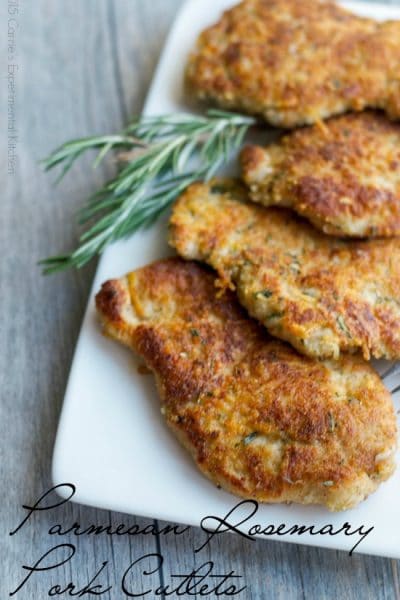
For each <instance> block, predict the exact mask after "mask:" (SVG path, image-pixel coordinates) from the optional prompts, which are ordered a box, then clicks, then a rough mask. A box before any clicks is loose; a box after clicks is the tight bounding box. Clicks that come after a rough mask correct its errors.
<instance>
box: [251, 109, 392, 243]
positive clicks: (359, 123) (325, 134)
mask: <svg viewBox="0 0 400 600" xmlns="http://www.w3.org/2000/svg"><path fill="white" fill-rule="evenodd" d="M241 161H242V169H243V179H244V181H245V183H246V184H247V185H248V186H249V188H250V197H251V199H252V200H254V201H255V202H259V203H261V204H263V205H264V206H273V205H275V206H288V207H291V208H293V209H294V210H295V211H296V212H297V213H299V214H300V215H302V216H304V217H306V218H307V219H309V220H310V221H311V222H312V223H313V224H314V225H315V227H317V228H318V229H321V230H322V231H324V232H325V233H328V234H332V235H338V236H349V237H390V236H394V235H400V123H394V122H392V121H389V120H388V119H387V118H386V117H384V116H383V115H382V114H379V113H373V112H363V113H360V114H349V115H344V116H341V117H335V118H333V119H330V120H329V121H326V122H325V123H324V125H323V127H321V126H318V125H312V126H311V127H305V128H303V129H298V130H297V131H294V132H293V133H289V134H287V135H285V136H284V137H283V138H282V139H281V140H280V141H279V142H278V143H276V144H271V145H269V146H267V147H266V148H261V147H260V146H247V147H245V148H244V149H243V151H242V154H241Z"/></svg>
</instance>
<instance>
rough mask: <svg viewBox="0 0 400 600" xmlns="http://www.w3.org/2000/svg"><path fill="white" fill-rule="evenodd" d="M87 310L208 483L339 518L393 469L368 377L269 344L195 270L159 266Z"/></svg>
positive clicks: (390, 432) (177, 264)
mask: <svg viewBox="0 0 400 600" xmlns="http://www.w3.org/2000/svg"><path fill="white" fill-rule="evenodd" d="M116 299H118V301H116ZM96 304H97V310H98V312H99V315H100V317H101V319H102V321H103V324H104V329H105V331H106V333H108V334H109V335H111V336H113V337H115V338H117V339H118V340H120V341H123V342H124V343H125V344H127V345H128V346H130V347H131V348H132V349H134V350H135V351H136V352H138V353H139V354H140V355H141V356H142V357H143V358H144V360H145V361H146V364H147V365H148V366H149V368H150V369H151V370H152V371H153V372H154V374H155V376H156V378H157V382H158V388H159V391H160V396H161V402H162V411H163V413H164V415H165V418H166V420H167V423H168V425H169V426H170V427H171V428H172V429H173V430H174V432H175V433H176V435H177V437H178V438H179V439H180V440H181V442H182V443H183V444H184V445H185V446H186V447H187V448H188V449H189V450H190V452H191V453H192V455H193V457H194V459H195V461H196V463H197V464H198V466H199V468H200V469H201V470H202V471H203V473H205V474H206V475H207V476H208V477H210V479H212V480H213V481H214V482H215V483H216V484H218V485H221V486H223V487H224V488H226V489H227V490H229V491H231V492H233V493H235V494H238V495H240V496H244V497H250V498H255V499H257V500H260V501H263V502H264V501H265V502H283V501H294V502H302V503H306V504H308V503H319V504H325V505H327V506H328V507H329V508H330V509H332V510H341V509H345V508H349V507H350V506H353V505H355V504H357V503H358V502H359V501H360V500H362V499H363V498H364V497H365V496H367V495H368V494H369V493H371V492H372V491H374V490H375V489H376V488H377V486H378V485H379V482H380V481H383V480H384V479H386V478H387V477H389V476H390V475H391V473H392V472H393V470H394V459H393V450H394V448H395V446H396V421H395V416H394V411H393V407H392V403H391V399H390V395H389V393H388V392H387V390H386V389H385V387H384V386H383V384H382V382H381V381H380V379H379V377H378V376H377V374H376V373H375V372H374V371H373V369H372V368H371V367H369V365H368V364H366V363H365V362H364V361H363V360H362V359H360V358H358V357H350V356H348V357H343V358H341V359H340V360H339V361H337V362H330V361H326V362H320V361H317V360H314V359H308V358H304V357H302V356H300V355H299V354H297V353H296V352H295V351H294V350H293V349H292V348H291V347H290V346H287V345H286V344H284V343H282V342H280V341H278V340H274V339H272V338H270V337H269V336H268V334H267V332H266V331H265V329H264V328H262V327H260V326H259V325H257V323H256V322H255V321H253V320H251V319H250V318H249V317H248V316H247V315H246V314H245V313H244V311H243V309H242V308H241V307H240V306H239V304H238V303H237V301H236V299H235V297H234V294H233V293H232V292H229V291H226V292H225V294H223V295H222V296H220V297H217V295H216V290H215V286H214V276H213V274H212V273H211V272H210V271H208V270H206V269H205V268H203V267H201V266H199V265H197V264H195V263H191V262H183V261H182V260H180V259H168V260H165V261H160V262H157V263H154V264H152V265H149V266H147V267H144V268H143V269H139V270H138V271H136V272H134V273H130V274H129V275H127V276H126V277H124V278H122V279H120V280H113V281H111V282H108V283H106V284H105V285H103V287H102V290H101V291H100V292H99V294H98V295H97V297H96Z"/></svg>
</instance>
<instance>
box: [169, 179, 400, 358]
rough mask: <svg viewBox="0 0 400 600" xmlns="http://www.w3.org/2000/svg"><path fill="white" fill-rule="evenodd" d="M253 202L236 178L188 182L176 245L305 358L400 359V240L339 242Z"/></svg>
mask: <svg viewBox="0 0 400 600" xmlns="http://www.w3.org/2000/svg"><path fill="white" fill-rule="evenodd" d="M224 186H225V192H224V191H223V190H224ZM246 199H247V195H246V190H245V189H244V187H241V186H240V185H239V184H238V183H235V182H224V183H221V182H219V183H217V184H216V183H215V182H212V183H211V184H209V185H206V184H200V183H199V184H194V185H192V186H190V187H189V188H188V189H187V190H186V192H185V193H184V194H183V195H182V196H181V197H180V198H179V199H178V201H177V203H176V204H175V206H174V209H173V214H172V217H171V231H170V242H171V244H172V245H173V246H174V247H175V248H176V249H177V251H178V253H179V254H180V255H181V256H183V257H184V258H186V259H195V260H202V261H204V262H207V263H208V264H209V265H210V266H212V267H213V268H214V269H216V270H217V271H218V274H219V277H220V280H221V282H222V285H226V286H229V287H232V288H236V289H237V293H238V296H239V300H240V301H241V303H242V304H243V306H245V307H246V309H247V310H248V311H249V312H250V314H251V315H252V316H253V317H256V318H257V319H259V320H260V321H261V322H262V323H263V324H264V325H265V326H266V327H267V329H268V330H269V331H270V332H271V333H272V334H273V335H275V336H276V337H279V338H281V339H284V340H286V341H288V342H290V343H291V344H292V345H293V346H294V347H295V348H297V350H299V352H301V353H303V354H306V355H309V356H316V357H337V356H339V354H340V352H342V351H350V352H355V351H357V350H359V349H360V350H362V352H363V354H364V357H365V358H369V357H370V356H371V355H372V356H374V357H376V358H391V359H396V358H397V359H398V358H400V239H399V238H393V239H388V240H370V241H345V240H339V239H337V238H333V237H328V236H325V235H323V234H321V233H320V232H318V231H317V230H316V229H314V228H313V227H312V226H311V225H309V224H308V223H307V222H305V221H303V220H302V219H300V218H299V217H297V216H296V215H295V213H292V212H291V211H289V210H287V209H284V208H268V209H267V208H264V207H260V206H257V205H255V204H252V203H248V202H247V201H246Z"/></svg>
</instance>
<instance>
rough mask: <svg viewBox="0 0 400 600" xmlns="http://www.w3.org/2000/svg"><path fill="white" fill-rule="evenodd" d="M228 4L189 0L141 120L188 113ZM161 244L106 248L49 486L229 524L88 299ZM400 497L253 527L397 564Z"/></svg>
mask: <svg viewBox="0 0 400 600" xmlns="http://www.w3.org/2000/svg"><path fill="white" fill-rule="evenodd" d="M232 4H234V1H233V0H188V2H187V3H186V4H185V5H184V7H183V9H182V10H181V12H180V14H179V16H178V18H177V20H176V22H175V25H174V27H173V29H172V31H171V33H170V36H169V39H168V42H167V44H166V47H165V49H164V52H163V55H162V58H161V60H160V63H159V66H158V69H157V72H156V74H155V77H154V81H153V85H152V87H151V90H150V93H149V95H148V99H147V102H146V107H145V111H144V112H145V114H147V115H150V114H161V113H168V112H177V111H185V110H186V111H188V104H187V101H186V103H185V99H184V97H183V92H182V75H183V71H184V66H185V63H186V59H187V56H188V53H189V51H190V49H191V48H192V47H193V44H194V42H195V39H196V36H197V35H198V33H199V32H200V30H202V29H203V28H204V27H205V26H207V25H209V24H211V23H212V22H214V21H216V20H217V19H218V18H219V16H220V15H221V13H222V11H223V10H224V9H226V8H227V7H229V6H231V5H232ZM345 5H346V6H348V7H349V8H351V9H352V10H354V12H357V13H360V14H362V15H367V16H372V17H375V18H378V19H388V18H392V19H393V18H396V19H400V6H398V7H395V6H387V5H386V6H385V5H382V4H380V5H378V4H370V3H361V2H348V3H346V4H345ZM132 18H134V16H132ZM165 238H166V222H165V219H164V221H163V222H159V223H157V224H156V225H155V226H153V227H152V228H151V229H150V230H148V231H144V232H139V233H138V234H136V235H135V236H133V237H132V239H130V240H128V241H124V242H118V243H116V244H114V245H113V246H112V247H110V248H108V249H107V251H106V252H105V253H104V255H103V257H102V259H101V261H100V263H99V267H98V270H97V274H96V277H95V279H94V283H93V289H92V293H91V295H90V299H89V304H88V308H87V311H86V314H85V318H84V321H83V325H82V329H81V332H80V336H79V340H78V344H77V347H76V352H75V357H74V360H73V364H72V368H71V373H70V377H69V383H68V387H67V390H66V394H65V400H64V406H63V410H62V414H61V419H60V424H59V428H58V433H57V440H56V445H55V449H54V457H53V481H54V484H55V485H57V484H60V483H64V482H71V483H73V484H75V485H76V488H77V491H76V494H75V497H74V501H76V502H80V503H82V504H88V505H92V506H98V507H101V508H106V509H111V510H117V511H121V512H126V513H130V514H135V515H142V516H146V517H154V518H157V519H162V520H166V521H173V522H179V523H186V524H190V525H197V526H198V525H199V524H200V521H201V519H202V518H203V517H205V516H207V515H218V516H220V517H223V516H225V515H226V514H227V513H228V511H229V510H230V509H231V508H233V507H234V506H235V505H236V504H237V502H238V501H239V500H238V499H237V498H236V497H234V496H232V495H230V494H228V493H225V492H224V491H222V490H218V489H217V488H216V487H215V486H214V485H213V484H212V483H211V482H209V481H208V480H207V479H206V478H205V477H203V476H202V475H201V474H200V473H199V472H198V470H197V467H196V466H195V464H194V462H193V461H192V459H191V458H190V456H189V455H188V453H187V452H186V451H185V450H184V449H183V448H181V446H180V445H179V444H178V442H177V441H176V440H175V438H174V437H173V436H172V434H171V433H170V431H169V430H168V429H167V427H166V425H165V423H164V422H163V418H162V416H161V414H160V410H159V401H158V398H157V393H156V390H155V385H154V382H153V380H152V377H151V376H148V377H144V376H143V375H139V373H138V372H137V368H136V364H135V359H132V353H131V352H130V351H128V350H126V349H124V348H122V347H120V346H119V345H118V344H116V343H114V342H112V341H110V340H109V339H106V338H104V337H103V336H102V334H101V331H100V327H99V325H98V322H97V319H96V314H95V309H94V295H95V293H96V292H97V291H98V289H99V288H100V285H101V283H102V282H103V281H105V280H106V279H109V278H111V277H119V276H120V275H123V274H124V273H126V272H128V271H131V270H133V269H135V268H137V267H140V266H143V265H145V264H147V263H149V262H150V261H153V260H155V259H158V258H162V257H164V256H167V255H168V254H171V250H170V249H168V247H167V244H166V241H165ZM381 367H382V365H381ZM383 368H384V369H387V368H388V364H386V365H383ZM399 379H400V378H399V377H398V378H397V381H396V378H395V377H393V376H391V377H389V379H388V380H386V381H387V383H388V385H389V388H390V389H393V388H394V387H395V385H398V383H399ZM398 396H399V394H398ZM397 403H398V406H399V404H400V403H399V397H398V398H397ZM399 462H400V461H399ZM399 498H400V469H398V471H397V473H396V474H395V475H394V477H392V478H391V479H390V480H389V481H388V482H386V483H384V484H383V485H382V486H381V487H380V489H379V490H378V491H377V492H376V493H375V494H373V495H372V496H371V497H370V498H368V499H367V500H366V501H365V502H363V503H362V504H361V505H360V506H359V507H357V508H355V509H353V510H350V511H347V512H345V513H339V514H334V513H329V512H328V511H327V510H325V509H323V508H319V507H310V506H308V507H304V506H299V505H291V506H287V505H262V506H260V508H259V511H258V514H257V515H256V517H254V519H253V520H252V523H253V524H254V523H262V524H265V525H267V524H280V523H286V524H287V525H288V526H289V525H293V524H295V523H299V524H305V525H311V524H315V525H316V527H318V528H320V527H322V526H323V525H325V524H327V523H331V524H333V525H334V526H335V529H339V528H340V527H341V525H343V523H345V522H346V521H348V522H349V523H350V524H351V525H352V527H353V528H354V529H355V528H356V527H359V526H360V525H364V526H365V527H371V526H374V530H373V531H372V532H371V533H370V534H369V535H368V536H367V537H366V538H365V539H364V540H363V541H362V543H360V545H359V546H358V547H357V551H359V552H364V553H369V554H377V555H382V556H391V557H397V558H400V544H399V539H400V519H399V518H398V514H399V508H398V507H399ZM355 538H357V536H352V537H346V536H344V535H342V534H339V535H336V536H335V537H330V536H326V535H325V536H322V535H314V536H311V535H308V534H307V535H302V537H301V538H298V537H294V536H284V537H279V539H280V540H284V541H289V542H290V541H292V542H294V541H296V540H297V541H298V542H301V543H303V544H310V545H317V546H324V547H328V548H337V549H344V550H349V549H350V548H351V547H352V546H353V545H354V544H355V542H356V541H357V540H356V539H355ZM270 539H276V538H270Z"/></svg>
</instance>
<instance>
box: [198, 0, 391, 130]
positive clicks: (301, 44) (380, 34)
mask: <svg viewBox="0 0 400 600" xmlns="http://www.w3.org/2000/svg"><path fill="white" fill-rule="evenodd" d="M186 78H187V83H188V86H189V88H190V89H191V91H192V92H193V93H194V95H195V96H196V97H197V98H198V99H200V100H206V101H209V102H212V103H217V104H219V105H220V106H223V107H227V108H230V109H236V110H240V111H245V112H248V113H251V114H256V115H260V116H262V117H263V118H264V119H265V120H266V121H268V122H270V123H272V124H273V125H276V126H279V127H294V126H296V125H303V124H306V123H308V124H310V123H314V122H316V121H317V120H320V119H326V118H327V117H329V116H331V115H337V114H340V113H343V112H347V111H349V110H353V111H359V110H363V109H364V108H366V107H371V108H381V109H383V110H385V111H386V112H387V113H388V115H389V116H390V117H391V118H399V117H400V21H386V22H377V21H374V20H372V19H366V18H361V17H358V16H356V15H354V14H352V13H350V12H349V11H347V10H345V9H344V8H342V7H340V6H338V5H336V4H334V3H333V2H325V1H323V0H244V2H241V3H240V4H238V5H237V6H234V7H233V8H232V9H231V10H228V11H227V12H225V13H224V15H223V16H222V18H221V19H220V21H219V22H218V23H217V24H215V25H213V26H212V27H209V28H208V29H206V30H205V31H204V32H203V33H202V34H201V35H200V37H199V39H198V42H197V46H196V48H195V50H194V51H193V53H192V55H191V56H190V59H189V63H188V67H187V77H186Z"/></svg>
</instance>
